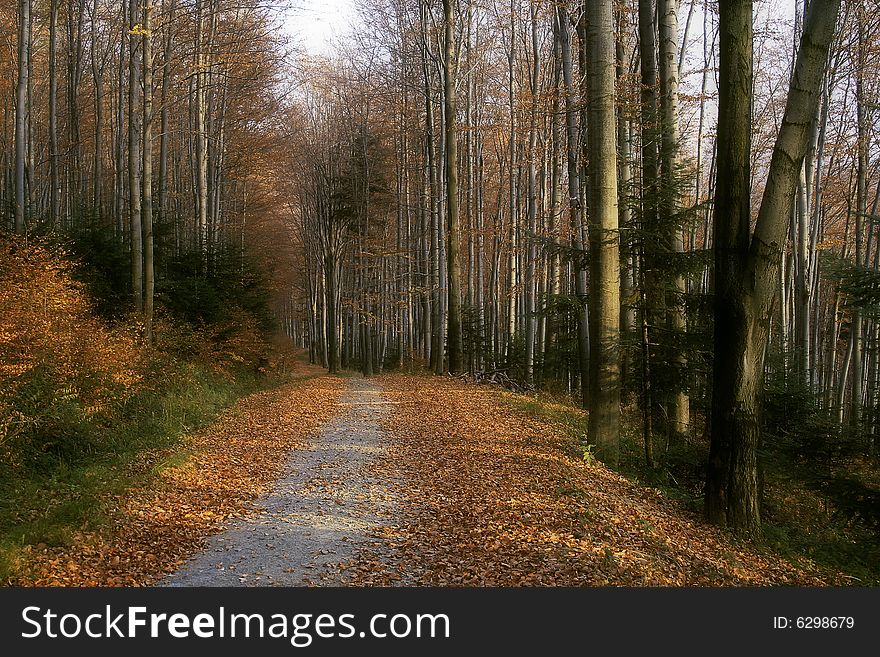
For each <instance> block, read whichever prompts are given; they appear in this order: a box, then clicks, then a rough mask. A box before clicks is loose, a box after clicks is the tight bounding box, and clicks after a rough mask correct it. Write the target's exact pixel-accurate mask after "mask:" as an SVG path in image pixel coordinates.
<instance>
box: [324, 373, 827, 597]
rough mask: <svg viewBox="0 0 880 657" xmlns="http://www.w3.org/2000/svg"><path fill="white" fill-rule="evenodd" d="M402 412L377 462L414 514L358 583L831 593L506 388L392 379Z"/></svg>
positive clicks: (811, 573) (806, 568) (351, 569)
mask: <svg viewBox="0 0 880 657" xmlns="http://www.w3.org/2000/svg"><path fill="white" fill-rule="evenodd" d="M382 384H383V386H384V388H385V394H386V397H387V399H388V400H389V401H391V402H393V406H392V408H394V410H395V412H394V413H393V414H392V415H390V416H389V419H388V420H387V422H386V428H387V429H388V431H389V433H390V435H391V440H392V444H391V446H390V449H389V450H388V456H387V458H386V459H384V460H382V461H380V462H378V463H377V465H376V466H375V467H378V468H379V469H380V470H381V471H383V472H384V473H385V476H386V477H387V478H388V480H389V481H391V480H394V479H397V480H398V481H399V484H398V487H399V490H398V491H397V492H398V495H399V498H398V499H399V500H401V502H402V505H403V506H404V508H405V509H407V512H406V516H405V518H403V519H402V520H401V521H400V522H399V523H398V525H396V526H390V527H387V528H385V530H384V532H383V533H384V536H383V540H381V541H380V543H379V545H378V546H376V547H375V548H374V549H372V551H371V552H370V553H369V554H363V555H362V556H361V557H360V558H358V559H356V560H354V561H352V562H348V563H344V564H341V566H340V567H341V569H342V570H343V571H344V572H345V573H347V583H349V584H354V585H376V584H386V585H387V584H401V583H402V584H410V585H434V586H520V585H536V586H583V585H586V586H608V585H612V586H617V585H624V586H654V585H659V586H739V585H743V586H760V585H772V584H788V585H823V584H827V583H828V582H827V581H825V580H824V579H823V578H822V576H820V575H818V574H816V572H815V569H813V568H811V567H810V565H809V564H804V565H803V567H801V568H798V567H795V566H793V565H791V564H789V563H787V562H784V561H781V560H780V559H778V558H775V557H774V556H773V555H769V554H762V553H759V552H757V551H755V550H754V549H751V548H749V547H747V546H745V545H743V544H740V543H738V542H737V541H735V540H734V539H733V538H731V537H730V536H729V535H727V534H726V533H724V532H722V531H719V530H717V529H714V528H712V527H709V526H707V525H705V524H704V523H703V522H702V521H701V519H700V518H699V517H698V516H697V515H695V514H693V513H691V512H688V511H687V510H686V509H684V508H683V507H682V506H680V505H678V504H677V503H675V502H673V501H670V500H668V499H665V498H663V497H662V496H661V495H660V493H659V492H657V491H655V490H652V489H647V488H643V487H640V486H637V485H635V484H633V483H630V482H629V481H627V480H626V479H624V478H623V477H622V476H620V475H618V474H615V473H613V472H611V471H610V470H608V469H607V468H605V467H604V466H602V465H601V464H598V463H595V462H584V460H583V458H577V457H576V456H574V455H573V454H572V453H573V452H574V451H575V450H573V449H572V444H571V438H570V437H568V436H567V435H566V432H565V431H564V430H563V429H562V428H561V427H560V426H557V425H554V424H552V423H550V422H547V421H543V420H537V419H534V418H532V417H529V416H527V415H525V414H523V413H521V412H517V411H515V410H512V409H511V408H509V407H508V405H506V404H504V403H502V402H501V400H500V397H499V395H500V394H502V393H499V392H498V390H497V389H491V388H486V387H478V386H474V385H472V384H467V383H463V382H461V381H459V380H457V379H450V378H444V379H440V378H436V377H435V378H426V377H407V376H389V377H384V378H383V379H382Z"/></svg>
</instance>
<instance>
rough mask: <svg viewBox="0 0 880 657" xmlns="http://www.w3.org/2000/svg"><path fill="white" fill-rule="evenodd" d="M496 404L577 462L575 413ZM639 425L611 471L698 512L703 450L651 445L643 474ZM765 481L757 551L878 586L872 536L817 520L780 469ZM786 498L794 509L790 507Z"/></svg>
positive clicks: (556, 404) (540, 402) (630, 428)
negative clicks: (543, 431)
mask: <svg viewBox="0 0 880 657" xmlns="http://www.w3.org/2000/svg"><path fill="white" fill-rule="evenodd" d="M501 399H502V401H503V402H504V403H505V404H507V405H508V406H509V407H511V408H512V409H514V410H515V411H517V412H520V413H524V414H526V415H528V416H531V417H535V418H539V419H541V420H545V421H549V422H552V423H553V424H556V425H557V426H559V427H560V428H561V429H562V432H563V435H564V439H563V441H561V442H560V443H559V445H558V447H559V449H561V450H562V451H563V452H564V453H566V454H568V455H569V456H572V457H574V458H578V459H580V458H581V457H582V456H583V451H584V443H585V437H586V420H585V418H584V415H583V412H582V411H581V410H580V409H578V408H576V407H574V406H571V405H566V404H565V403H564V402H560V401H559V400H558V399H555V398H553V397H551V396H549V395H546V394H538V395H534V396H530V397H526V396H523V395H515V394H512V393H503V394H502V395H501ZM640 420H641V418H640V417H638V415H637V414H632V413H631V414H625V415H624V417H623V423H622V427H621V449H620V461H619V463H618V464H617V466H616V467H615V468H614V469H615V470H616V471H617V472H619V473H620V474H622V475H624V476H625V477H626V478H627V479H629V480H630V481H632V482H633V483H636V484H639V485H643V486H650V487H653V488H656V489H658V490H660V491H661V492H662V493H663V494H664V495H665V496H666V497H668V498H671V499H675V500H678V501H680V502H681V503H683V504H684V505H685V506H686V507H687V508H689V509H691V510H693V511H697V512H699V511H701V510H702V504H703V489H702V487H703V476H704V474H703V463H704V461H705V458H706V454H707V450H708V446H707V445H705V444H703V443H702V442H700V441H689V442H682V443H680V444H674V445H670V446H669V447H668V448H667V447H666V446H661V445H657V447H656V448H655V450H656V459H657V461H658V467H656V468H654V469H651V468H648V467H647V466H646V464H645V456H644V444H643V442H642V436H641V421H640ZM765 477H766V479H767V482H768V487H767V489H768V490H767V491H765V494H766V499H765V504H766V507H767V510H766V513H765V522H764V531H765V537H764V544H763V545H756V547H758V548H761V549H769V550H771V551H772V552H774V553H775V554H777V555H780V556H782V557H784V558H786V559H788V560H790V561H792V562H799V561H803V560H808V561H810V562H812V563H814V564H816V565H818V566H819V567H821V568H826V569H829V570H831V571H834V572H842V573H844V574H845V576H846V577H847V579H848V581H850V582H852V583H854V584H859V585H862V586H878V585H880V538H878V537H877V536H876V534H874V533H872V532H870V531H868V530H866V529H865V528H860V527H859V526H857V525H854V524H853V523H851V522H850V523H847V522H844V521H843V520H841V519H838V518H835V517H833V516H829V515H828V514H826V513H824V512H823V511H822V510H821V498H818V497H817V496H816V495H815V493H812V492H810V491H808V490H806V489H805V488H804V486H803V485H802V484H801V483H800V482H799V481H798V479H797V478H796V477H793V476H792V469H791V468H790V467H787V466H786V464H785V463H784V462H781V461H779V460H774V459H767V460H766V464H765ZM557 492H558V493H559V494H568V492H567V491H565V492H563V491H557ZM792 498H793V499H795V500H797V501H796V503H792V502H791V501H790V500H791V499H792ZM786 500H787V501H786Z"/></svg>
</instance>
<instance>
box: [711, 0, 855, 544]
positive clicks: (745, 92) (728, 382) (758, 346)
mask: <svg viewBox="0 0 880 657" xmlns="http://www.w3.org/2000/svg"><path fill="white" fill-rule="evenodd" d="M839 7H840V2H839V0H831V1H829V2H813V3H811V4H810V8H809V10H808V14H807V18H806V21H805V25H804V33H803V36H802V38H801V45H800V49H799V51H798V55H797V62H796V64H795V70H794V74H793V77H792V84H791V86H790V87H789V92H788V100H787V103H786V108H785V113H784V116H783V119H782V125H781V128H780V131H779V135H778V136H777V140H776V145H775V148H774V151H773V157H772V160H771V163H770V169H769V173H768V177H767V184H766V187H765V189H764V195H763V198H762V200H761V206H760V211H759V213H758V219H757V223H756V226H755V231H754V235H753V236H750V234H749V226H750V221H751V211H750V204H749V199H750V187H749V175H750V159H749V158H750V140H751V128H752V126H751V92H752V2H751V1H750V0H730V1H729V2H722V3H721V4H720V7H719V8H720V13H719V34H720V39H721V42H720V53H721V59H720V72H719V73H720V77H719V108H720V114H719V122H718V155H717V157H718V160H717V172H718V176H717V188H716V196H715V359H714V375H713V383H714V391H713V398H712V430H711V442H710V450H709V463H708V469H707V481H706V513H707V516H708V518H709V520H710V521H712V522H715V523H718V524H725V523H726V524H727V525H729V526H730V527H732V528H733V529H734V530H736V531H738V532H740V533H743V534H750V535H754V534H757V533H758V532H759V530H760V526H761V515H760V490H759V474H758V465H759V464H758V450H759V448H760V440H761V434H760V423H759V402H760V395H761V392H762V389H763V374H764V353H765V351H766V347H767V338H768V335H769V329H770V319H771V315H772V310H773V304H774V300H775V296H776V289H777V281H778V271H779V267H780V262H781V257H782V249H783V246H784V244H785V237H786V230H787V228H788V221H789V218H790V217H791V212H792V208H793V204H794V194H795V191H796V188H797V183H798V177H799V170H800V167H801V165H802V163H803V159H804V155H805V154H806V150H807V146H808V141H809V133H810V125H811V124H812V121H813V118H814V117H815V114H816V112H817V110H818V106H819V96H820V87H821V80H822V75H823V72H824V68H825V62H826V58H827V55H828V49H829V46H830V43H831V38H832V36H833V32H834V25H835V22H836V20H837V13H838V9H839Z"/></svg>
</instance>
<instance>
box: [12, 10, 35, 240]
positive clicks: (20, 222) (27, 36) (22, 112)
mask: <svg viewBox="0 0 880 657" xmlns="http://www.w3.org/2000/svg"><path fill="white" fill-rule="evenodd" d="M31 2H32V0H19V2H18V81H17V83H16V88H15V209H14V227H15V233H16V234H17V235H24V233H25V230H26V227H27V221H28V205H29V204H28V198H27V189H26V187H25V183H26V180H25V170H26V162H27V126H28V121H27V116H28V111H29V106H30V95H29V93H28V90H29V88H30V87H29V85H28V78H29V74H30V66H29V64H30V49H31Z"/></svg>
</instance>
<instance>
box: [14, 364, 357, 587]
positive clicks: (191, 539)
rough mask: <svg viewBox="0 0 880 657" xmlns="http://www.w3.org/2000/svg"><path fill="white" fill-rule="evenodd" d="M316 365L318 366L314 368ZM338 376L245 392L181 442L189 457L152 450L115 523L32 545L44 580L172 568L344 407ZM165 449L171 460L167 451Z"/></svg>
mask: <svg viewBox="0 0 880 657" xmlns="http://www.w3.org/2000/svg"><path fill="white" fill-rule="evenodd" d="M308 373H310V374H313V373H314V372H312V371H311V370H310V371H309V372H308ZM343 387H344V386H343V383H342V381H341V380H340V379H336V378H331V377H319V378H311V379H308V380H305V381H300V382H298V383H294V384H290V385H287V386H284V387H282V388H279V389H276V390H273V391H269V392H263V393H258V394H255V395H251V396H249V397H246V398H244V399H242V400H241V401H239V403H238V404H236V405H235V406H234V407H233V408H232V409H231V410H230V411H228V412H227V413H226V414H225V415H224V416H223V417H222V418H221V419H220V420H219V421H218V422H217V423H215V424H214V425H213V426H212V427H210V428H209V429H207V430H205V431H204V432H202V433H200V434H198V435H196V436H192V437H190V438H189V439H188V440H186V442H185V444H184V445H183V446H182V450H181V451H183V452H184V453H185V452H191V453H192V455H191V456H190V457H189V458H188V459H187V460H186V462H184V463H183V464H181V465H167V466H163V465H162V464H163V463H171V462H172V461H171V460H170V459H168V458H167V457H168V456H170V455H169V454H156V453H154V454H152V455H150V457H149V458H146V459H144V462H143V463H142V464H141V465H140V468H141V469H142V470H143V473H144V475H146V473H147V472H149V471H156V470H157V471H158V472H157V475H158V476H156V477H155V478H154V479H153V481H152V482H151V483H150V485H148V486H146V487H145V488H142V489H138V490H133V491H130V492H129V493H128V494H126V495H123V496H120V497H119V498H118V499H116V500H115V504H114V506H115V508H116V512H115V514H114V521H113V525H112V527H111V528H110V529H109V530H108V531H107V532H105V533H104V534H102V535H99V534H96V533H83V534H81V535H79V536H78V537H77V539H76V540H75V541H74V544H73V546H72V547H70V548H65V549H55V548H46V547H45V546H44V547H43V549H42V550H41V551H38V553H36V554H34V555H33V567H32V570H33V573H34V579H33V580H28V581H21V582H18V583H19V584H34V583H35V584H37V585H40V586H143V585H149V584H152V583H154V582H155V581H157V580H158V579H160V578H161V577H162V576H163V575H165V574H167V573H169V572H171V571H172V570H174V569H175V568H176V567H177V566H178V565H179V564H180V563H182V562H183V561H184V560H185V559H186V558H187V557H188V556H189V555H190V554H192V553H193V552H194V551H195V550H196V549H198V548H199V547H200V546H201V545H202V544H203V542H204V539H205V538H206V537H207V536H208V535H210V534H213V533H216V532H218V531H220V530H221V529H223V526H224V522H225V521H227V520H228V519H229V518H231V517H234V516H237V515H241V514H244V513H247V511H248V509H249V504H250V502H251V501H252V500H253V499H254V498H256V497H257V496H258V495H259V494H260V493H261V492H263V491H264V490H265V488H266V486H267V485H268V484H270V483H271V482H272V481H274V480H275V478H276V477H277V475H278V472H279V470H280V468H281V466H282V464H283V463H284V459H285V456H286V453H287V452H288V451H289V450H291V449H296V448H297V447H301V446H303V445H304V444H305V442H306V441H307V440H308V438H309V436H310V435H311V434H312V433H314V432H315V431H317V430H318V429H319V428H320V426H321V425H322V424H323V423H324V422H326V421H327V419H329V418H330V417H331V415H332V414H333V413H334V412H335V411H336V406H335V404H336V401H337V399H338V397H339V394H340V393H341V391H342V389H343ZM163 458H164V461H163Z"/></svg>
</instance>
